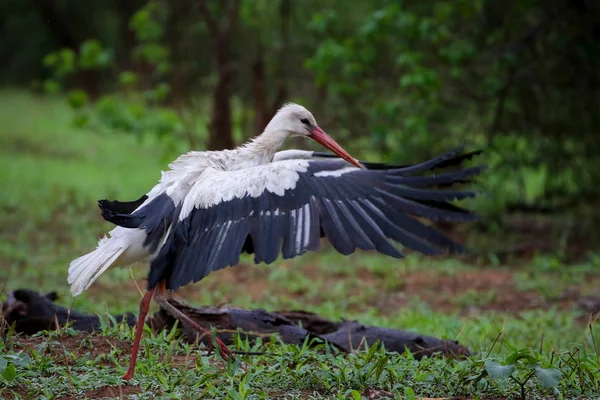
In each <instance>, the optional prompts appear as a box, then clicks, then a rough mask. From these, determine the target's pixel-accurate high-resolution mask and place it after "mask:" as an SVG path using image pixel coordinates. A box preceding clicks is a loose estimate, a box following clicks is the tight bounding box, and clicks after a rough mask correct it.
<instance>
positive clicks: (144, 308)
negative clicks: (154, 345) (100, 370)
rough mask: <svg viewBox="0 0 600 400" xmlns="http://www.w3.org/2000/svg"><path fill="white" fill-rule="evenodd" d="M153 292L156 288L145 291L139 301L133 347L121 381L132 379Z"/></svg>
mask: <svg viewBox="0 0 600 400" xmlns="http://www.w3.org/2000/svg"><path fill="white" fill-rule="evenodd" d="M155 291H156V287H155V288H153V289H150V290H148V291H146V294H145V295H144V297H142V301H140V315H139V316H138V320H137V323H136V325H135V340H134V342H133V347H132V348H131V360H130V361H129V369H128V370H127V373H126V374H125V375H123V379H125V380H126V381H128V380H130V379H131V378H133V374H134V372H135V362H136V360H137V354H138V348H139V346H140V340H141V339H142V332H144V323H145V321H146V315H148V309H149V308H150V301H151V300H152V296H154V292H155Z"/></svg>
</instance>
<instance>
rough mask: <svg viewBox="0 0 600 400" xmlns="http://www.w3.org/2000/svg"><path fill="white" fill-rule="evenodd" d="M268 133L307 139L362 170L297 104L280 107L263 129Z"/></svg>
mask: <svg viewBox="0 0 600 400" xmlns="http://www.w3.org/2000/svg"><path fill="white" fill-rule="evenodd" d="M268 131H279V132H285V133H286V134H287V135H288V136H303V137H309V138H311V139H313V140H315V141H316V142H318V143H320V144H321V145H322V146H323V147H325V148H327V149H329V150H331V151H332V152H333V153H335V154H336V155H338V156H339V157H341V158H343V159H344V160H346V161H348V162H349V163H351V164H353V165H355V166H357V167H359V168H362V166H361V165H360V164H359V163H358V162H357V161H356V160H355V159H354V157H352V156H351V155H350V154H349V153H348V152H347V151H346V150H344V149H343V148H342V147H341V146H340V145H339V144H337V143H336V141H335V140H333V139H332V138H331V137H330V136H329V135H328V134H327V133H325V131H323V129H321V128H320V127H319V125H317V121H316V120H315V117H313V115H312V114H311V112H310V111H308V110H307V109H306V108H304V107H302V106H301V105H299V104H295V103H288V104H285V105H284V106H283V107H281V108H280V109H279V111H277V114H275V116H274V117H273V119H272V120H271V122H269V124H268V125H267V127H266V128H265V132H268Z"/></svg>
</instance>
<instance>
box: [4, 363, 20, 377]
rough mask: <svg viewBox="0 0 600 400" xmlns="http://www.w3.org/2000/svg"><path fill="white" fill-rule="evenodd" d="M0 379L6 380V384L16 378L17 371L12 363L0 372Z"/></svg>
mask: <svg viewBox="0 0 600 400" xmlns="http://www.w3.org/2000/svg"><path fill="white" fill-rule="evenodd" d="M2 377H3V378H4V379H6V380H7V381H8V382H10V381H12V380H14V379H15V378H16V377H17V369H16V368H15V365H14V364H13V363H8V365H7V366H6V368H4V371H3V372H2Z"/></svg>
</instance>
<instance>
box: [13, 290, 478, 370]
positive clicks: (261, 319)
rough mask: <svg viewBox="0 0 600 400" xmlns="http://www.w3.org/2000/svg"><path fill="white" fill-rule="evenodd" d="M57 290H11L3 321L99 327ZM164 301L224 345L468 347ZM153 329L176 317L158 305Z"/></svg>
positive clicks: (311, 317) (424, 350)
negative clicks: (62, 301) (269, 340)
mask: <svg viewBox="0 0 600 400" xmlns="http://www.w3.org/2000/svg"><path fill="white" fill-rule="evenodd" d="M56 299H57V295H56V293H54V292H52V293H49V294H39V293H37V292H34V291H32V290H27V289H19V290H15V291H13V292H10V293H9V295H8V298H7V300H6V301H5V302H4V303H3V304H2V315H3V318H4V325H8V326H14V329H15V332H17V333H23V334H27V335H32V334H34V333H37V332H40V331H44V330H56V329H59V328H60V327H64V326H66V325H67V324H68V323H69V322H71V323H72V325H71V327H72V328H74V329H76V330H80V331H86V332H92V331H94V330H98V329H99V328H100V326H101V323H100V317H99V316H95V315H87V314H83V313H80V312H77V311H74V310H70V309H67V308H65V307H61V306H59V305H57V304H56V303H54V301H55V300H56ZM169 302H170V303H171V304H172V305H173V306H175V307H176V308H177V309H179V310H180V311H182V312H183V313H184V314H186V315H187V316H189V317H190V318H191V319H192V320H193V321H195V322H196V323H198V324H199V325H200V326H202V327H204V328H205V329H208V330H210V329H214V330H215V331H216V334H217V336H218V337H219V339H221V340H222V341H223V342H225V343H226V344H232V343H233V341H234V338H235V336H236V335H238V334H239V335H240V338H242V339H244V340H245V339H248V340H249V341H254V340H256V339H257V338H259V337H270V336H272V335H276V336H277V337H278V338H279V340H280V341H281V342H283V343H287V344H295V345H298V346H302V345H303V344H304V343H305V342H306V341H307V340H308V343H309V345H311V346H315V345H318V344H323V343H325V342H327V343H328V344H329V345H330V346H332V347H334V348H336V349H338V350H339V351H341V352H344V353H350V352H354V351H359V350H361V349H362V348H364V347H366V346H372V345H374V344H375V343H376V342H378V341H379V342H380V343H381V344H382V345H384V346H385V348H386V350H387V351H389V352H398V353H403V352H404V351H405V349H408V350H409V351H410V352H411V353H412V354H413V355H414V357H415V358H416V359H420V358H422V357H424V356H431V355H433V354H438V353H439V354H442V355H444V356H447V357H464V356H468V355H469V354H470V352H469V350H468V349H467V348H466V347H464V346H461V345H460V344H459V343H458V342H457V341H454V340H443V339H438V338H435V337H431V336H425V335H420V334H417V333H414V332H409V331H404V330H399V329H391V328H381V327H377V326H366V325H361V324H360V323H358V322H357V321H342V322H333V321H330V320H328V319H325V318H322V317H319V316H318V315H315V314H312V313H309V312H306V311H301V310H300V311H298V310H296V311H279V312H274V313H271V312H267V311H265V310H261V309H258V310H244V309H239V308H229V307H191V306H189V305H186V304H184V303H183V302H181V301H179V300H176V299H171V300H169ZM115 320H116V321H117V323H120V322H122V321H125V322H126V323H127V324H128V325H130V326H133V325H135V322H136V319H135V316H134V315H133V314H129V313H126V314H122V315H118V316H116V317H115ZM146 322H147V323H148V324H149V325H150V326H151V327H152V329H153V330H154V331H156V332H158V331H161V330H163V329H171V328H173V326H174V325H175V322H176V319H175V318H174V317H173V316H172V315H171V314H169V312H168V311H167V310H165V309H163V308H161V309H160V310H159V311H157V312H156V313H155V314H154V315H153V316H152V317H150V318H148V320H147V321H146ZM179 326H181V339H182V340H183V341H185V342H187V343H197V342H201V343H204V344H207V343H206V340H205V339H206V338H202V337H198V334H197V332H196V331H195V330H193V329H191V328H189V327H187V326H186V325H185V324H181V323H180V324H179Z"/></svg>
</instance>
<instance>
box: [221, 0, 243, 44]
mask: <svg viewBox="0 0 600 400" xmlns="http://www.w3.org/2000/svg"><path fill="white" fill-rule="evenodd" d="M239 11H240V0H231V1H230V2H229V8H228V9H227V15H226V17H225V27H224V29H223V34H225V35H226V34H228V33H229V32H230V31H231V29H232V28H233V26H234V24H235V21H237V18H238V14H239Z"/></svg>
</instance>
